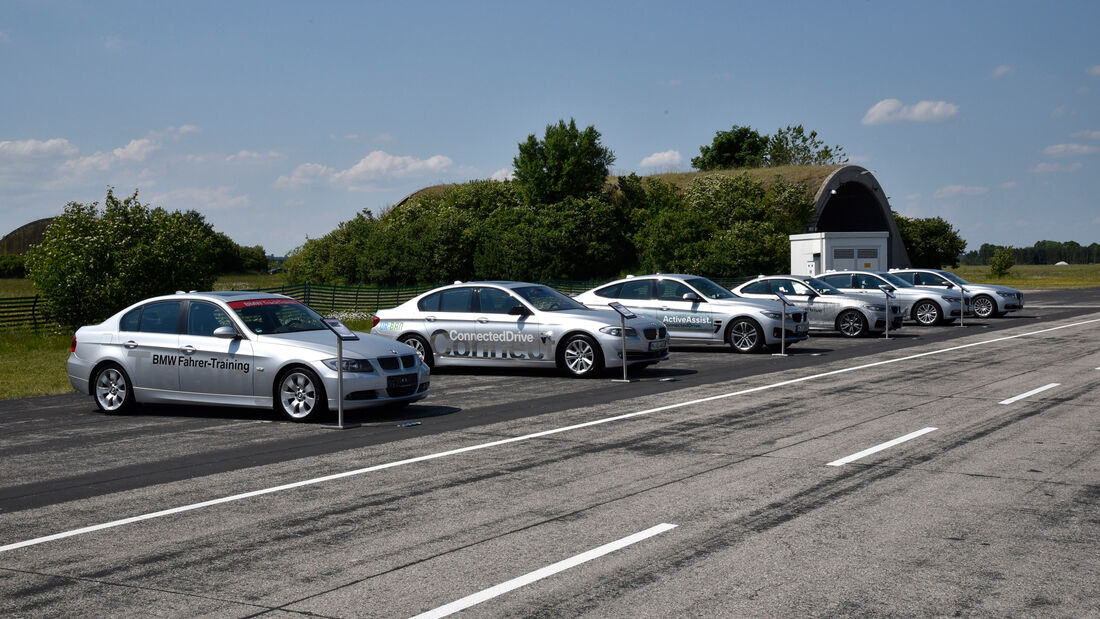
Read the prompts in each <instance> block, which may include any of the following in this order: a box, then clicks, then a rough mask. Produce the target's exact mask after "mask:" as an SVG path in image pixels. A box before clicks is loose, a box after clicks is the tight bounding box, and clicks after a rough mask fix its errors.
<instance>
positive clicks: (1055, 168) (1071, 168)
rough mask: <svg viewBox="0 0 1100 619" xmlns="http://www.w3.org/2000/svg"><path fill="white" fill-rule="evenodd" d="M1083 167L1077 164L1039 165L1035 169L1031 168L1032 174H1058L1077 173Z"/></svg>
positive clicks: (1045, 163)
mask: <svg viewBox="0 0 1100 619" xmlns="http://www.w3.org/2000/svg"><path fill="white" fill-rule="evenodd" d="M1082 167H1083V166H1082V165H1081V163H1080V162H1076V163H1047V162H1043V163H1038V164H1035V167H1033V168H1031V171H1032V172H1035V173H1037V174H1053V173H1056V172H1076V171H1078V170H1080V169H1081V168H1082Z"/></svg>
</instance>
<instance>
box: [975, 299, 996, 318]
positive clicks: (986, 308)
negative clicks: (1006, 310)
mask: <svg viewBox="0 0 1100 619" xmlns="http://www.w3.org/2000/svg"><path fill="white" fill-rule="evenodd" d="M970 311H972V312H974V315H975V316H977V317H978V318H990V317H992V316H996V315H997V302H996V301H994V300H993V297H991V296H989V295H987V294H980V295H978V296H976V297H974V298H973V299H971V300H970Z"/></svg>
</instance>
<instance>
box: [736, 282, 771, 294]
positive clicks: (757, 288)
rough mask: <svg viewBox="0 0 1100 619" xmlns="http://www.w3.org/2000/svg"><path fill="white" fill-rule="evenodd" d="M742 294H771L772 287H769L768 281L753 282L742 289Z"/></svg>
mask: <svg viewBox="0 0 1100 619" xmlns="http://www.w3.org/2000/svg"><path fill="white" fill-rule="evenodd" d="M741 292H743V293H745V294H771V292H772V290H771V286H769V285H768V281H767V280H764V281H762V282H753V283H751V284H748V285H747V286H745V287H744V288H742V289H741Z"/></svg>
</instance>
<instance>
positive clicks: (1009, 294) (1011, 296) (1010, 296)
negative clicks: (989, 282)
mask: <svg viewBox="0 0 1100 619" xmlns="http://www.w3.org/2000/svg"><path fill="white" fill-rule="evenodd" d="M997 294H999V295H1001V296H1002V297H1004V298H1006V299H1015V298H1016V293H1015V292H1001V291H1000V290H998V291H997Z"/></svg>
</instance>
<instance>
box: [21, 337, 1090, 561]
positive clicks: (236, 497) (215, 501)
mask: <svg viewBox="0 0 1100 619" xmlns="http://www.w3.org/2000/svg"><path fill="white" fill-rule="evenodd" d="M1097 322H1100V318H1096V319H1093V320H1085V321H1082V322H1075V323H1071V324H1068V325H1061V326H1058V327H1050V328H1048V329H1040V330H1039V331H1031V332H1028V333H1020V334H1018V335H1007V336H1005V337H999V338H994V339H992V340H982V341H980V342H973V343H970V344H961V345H959V346H952V347H950V348H943V349H940V350H932V351H929V352H924V353H918V354H916V355H909V356H908V357H899V358H897V359H886V360H885V361H876V362H874V363H865V364H863V365H857V366H854V367H850V368H841V369H839V370H832V371H829V372H822V373H821V374H810V375H807V376H801V377H799V378H792V379H790V380H784V381H780V382H778V383H772V384H770V385H761V386H759V387H751V388H749V389H742V390H740V391H733V392H730V393H722V394H719V395H713V396H710V397H706V398H699V399H697V400H689V401H686V402H678V403H676V404H669V405H666V406H659V407H657V408H650V409H646V410H643V411H637V412H633V413H626V414H623V415H616V416H614V417H605V418H603V419H595V420H593V421H586V422H584V423H578V424H575V425H571V426H565V427H562V428H554V429H552V430H544V431H542V432H535V433H534V434H525V435H523V436H516V437H512V438H506V439H502V440H499V441H493V442H490V443H480V444H477V445H470V446H467V447H460V448H458V449H452V450H450V451H442V452H439V453H434V454H427V455H423V456H417V457H415V458H409V459H407V460H398V461H395V462H388V463H385V464H378V465H375V466H368V467H365V468H361V469H355V470H353V471H345V472H343V473H335V474H333V475H326V476H324V477H317V478H314V479H306V480H302V481H297V482H294V483H290V484H284V485H282V486H275V487H273V488H264V489H262V490H253V491H252V492H245V493H242V494H235V495H233V496H227V497H222V498H219V499H212V500H209V501H203V502H201V503H192V504H191V505H183V506H180V507H173V508H171V509H165V510H162V511H159V512H153V513H150V514H142V515H139V516H132V517H130V518H124V519H122V520H113V521H111V522H105V523H102V524H97V525H92V526H88V527H83V528H80V529H73V530H72V531H65V532H63V533H55V534H53V535H47V536H45V537H37V538H34V539H29V540H26V541H22V542H15V543H12V544H8V545H6V546H0V553H3V552H7V551H9V550H15V549H17V548H24V547H26V546H34V545H36V544H42V543H45V542H50V541H53V540H58V539H64V538H66V537H73V536H74V535H82V534H84V533H92V532H94V531H101V530H103V529H110V528H113V527H119V526H122V525H126V524H132V523H134V522H141V521H143V520H151V519H153V518H160V517H162V516H169V515H172V514H179V513H182V512H188V511H191V510H195V509H201V508H203V507H210V506H212V505H219V504H222V503H230V502H232V501H240V500H242V499H247V498H251V497H257V496H262V495H265V494H271V493H273V492H281V491H283V490H290V489H292V488H300V487H302V486H310V485H313V484H320V483H324V482H327V481H333V480H336V479H342V478H344V477H353V476H356V475H363V474H365V473H373V472H375V471H381V470H384V469H388V468H393V467H398V466H404V465H407V464H415V463H417V462H424V461H427V460H435V459H438V458H446V457H448V456H454V455H458V454H463V453H467V452H471V451H478V450H481V449H489V448H491V447H499V446H501V445H507V444H509V443H518V442H521V441H529V440H531V439H536V438H541V437H544V436H550V435H553V434H560V433H562V432H571V431H573V430H579V429H582V428H588V427H591V426H597V425H601V424H605V423H611V422H614V421H622V420H624V419H630V418H631V417H638V416H641V415H649V414H652V413H659V412H663V411H668V410H674V409H677V408H683V407H685V406H692V405H695V404H702V403H704V402H713V401H715V400H722V399H725V398H732V397H737V396H741V395H747V394H750V393H756V392H759V391H766V390H768V389H775V388H777V387H786V386H788V385H794V384H797V383H803V382H806V381H809V380H815V379H818V378H824V377H827V376H836V375H839V374H846V373H848V372H858V371H860V370H865V369H867V368H873V367H877V366H880V365H888V364H891V363H900V362H902V361H909V360H912V359H919V358H921V357H928V356H932V355H940V354H943V353H948V352H954V351H956V350H962V349H964V348H971V347H973V346H982V345H985V344H993V343H996V342H1003V341H1007V340H1014V339H1018V338H1021V337H1028V336H1031V335H1039V334H1041V333H1048V332H1051V331H1058V330H1060V329H1069V328H1072V327H1079V326H1082V325H1088V324H1092V323H1097Z"/></svg>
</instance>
